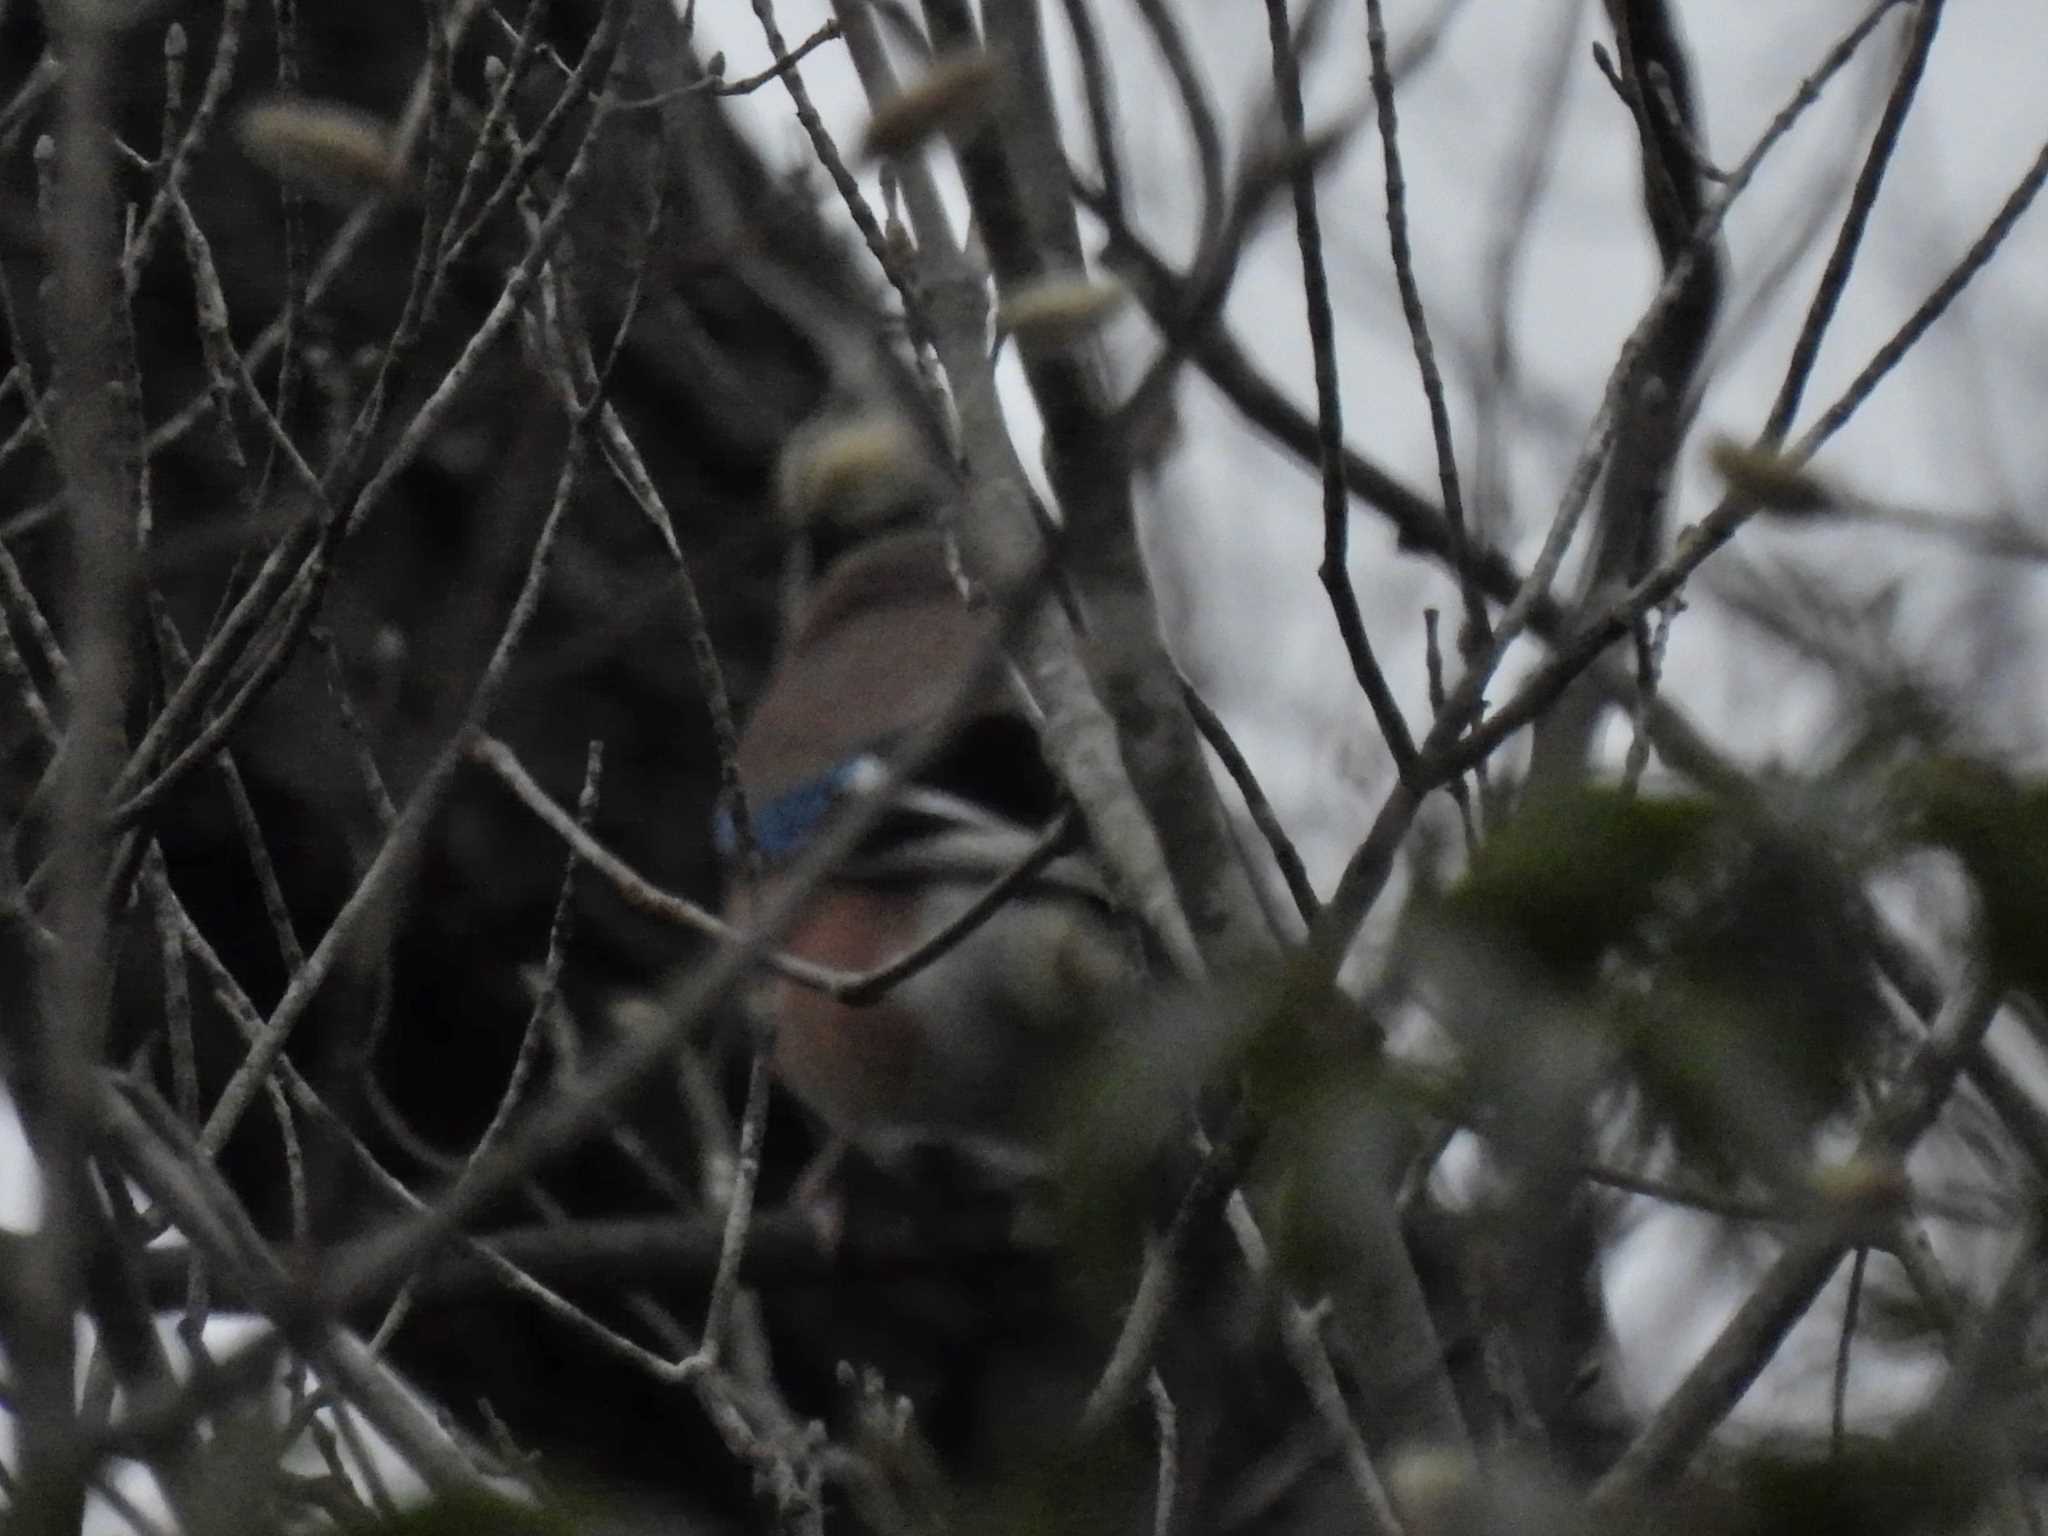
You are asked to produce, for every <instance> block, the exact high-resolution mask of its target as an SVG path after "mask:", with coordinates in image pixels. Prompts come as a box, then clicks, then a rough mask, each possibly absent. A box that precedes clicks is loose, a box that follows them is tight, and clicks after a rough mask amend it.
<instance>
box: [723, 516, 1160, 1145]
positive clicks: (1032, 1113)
mask: <svg viewBox="0 0 2048 1536" xmlns="http://www.w3.org/2000/svg"><path fill="white" fill-rule="evenodd" d="M828 531H829V530H828ZM811 535H812V551H811V552H812V558H813V567H814V571H815V579H814V581H813V583H812V586H811V589H810V591H809V593H808V594H807V596H806V597H805V598H804V599H803V600H802V601H801V603H800V604H799V605H798V608H797V613H796V616H795V622H794V624H793V626H792V629H791V634H790V637H789V639H788V640H787V642H786V644H785V649H784V654H783V656H782V658H781V660H780V661H779V663H778V664H777V665H776V667H775V668H774V669H773V671H772V673H771V675H770V677H769V678H768V680H767V682H766V684H765V686H764V688H763V690H762V692H761V694H760V695H759V697H758V698H757V700H756V701H755V703H754V707H753V709H752V712H751V715H750V717H749V719H748V722H747V725H746V728H745V730H744V731H743V733H742V736H741V740H740V744H739V754H738V768H739V775H740V780H741V784H742V787H743V789H744V791H745V793H746V797H747V802H748V807H749V813H750V819H751V828H752V832H753V837H754V843H755V848H756V851H757V853H758V861H757V862H756V863H755V864H754V869H755V871H756V872H757V878H756V879H753V880H750V879H749V877H748V873H747V871H737V872H736V873H737V879H736V882H735V886H736V888H735V889H734V891H733V893H732V897H731V900H730V902H729V907H730V910H731V912H732V915H733V916H734V917H735V918H737V919H739V920H742V921H744V920H745V918H746V916H747V914H748V912H749V911H750V910H751V909H752V908H753V907H754V906H755V905H756V904H757V903H759V902H761V901H762V900H764V899H765V898H767V897H768V896H770V895H771V894H772V893H773V891H774V889H775V886H776V883H777V882H778V881H779V880H781V879H783V878H786V872H787V870H788V867H789V865H790V864H791V863H792V862H793V861H794V859H795V858H796V857H797V856H798V855H800V854H801V853H802V851H803V850H804V849H805V847H806V846H807V845H808V844H809V842H810V840H811V839H812V838H813V837H814V836H815V835H816V834H817V833H818V831H819V830H820V829H821V828H822V827H823V826H824V825H825V824H826V822H827V821H828V820H829V818H830V817H831V815H832V814H833V811H834V809H835V807H837V806H839V805H841V804H843V803H844V802H845V801H846V800H848V799H849V798H850V797H854V796H859V795H861V794H863V793H864V792H866V790H867V788H868V787H869V786H870V785H872V784H873V782H874V780H875V778H876V777H877V776H878V774H879V764H880V759H881V756H882V755H883V754H886V753H887V752H888V751H889V750H890V749H891V748H892V747H893V746H894V745H895V744H896V743H898V742H900V741H901V740H902V739H903V738H905V737H906V736H908V735H909V734H911V733H912V732H914V731H916V730H917V729H918V728H919V727H920V726H922V725H924V724H926V723H928V722H929V721H931V720H932V719H934V718H935V716H936V715H937V714H938V712H939V711H940V710H941V709H942V708H943V707H944V703H945V701H946V700H947V699H949V698H950V697H951V696H952V695H953V694H954V693H955V692H956V690H957V687H958V685H959V684H960V683H961V682H962V680H963V678H964V675H965V673H966V671H967V669H969V668H971V667H973V666H975V665H976V663H977V662H978V660H979V659H980V658H981V656H982V654H983V653H982V648H983V647H984V646H985V645H986V644H987V643H988V640H989V631H990V627H991V625H992V623H993V622H994V621H993V618H992V616H991V615H989V614H988V613H987V612H986V611H977V610H976V609H974V608H972V607H970V606H969V604H968V603H967V601H966V600H965V599H964V597H963V595H962V592H961V588H960V585H959V582H958V579H957V578H956V576H955V575H954V572H953V568H952V564H951V561H950V558H949V550H948V548H947V545H946V542H945V540H944V538H943V537H942V536H941V535H940V534H939V533H938V532H936V531H935V530H933V529H931V528H930V527H929V525H928V524H920V523H915V522H913V523H911V524H910V525H909V526H903V525H902V524H901V523H900V522H899V523H898V524H896V525H894V526H885V527H884V528H883V530H882V531H879V532H876V531H874V530H873V528H872V526H870V527H868V528H864V529H862V530H861V533H860V536H859V537H858V538H857V539H856V540H855V541H854V542H852V543H851V544H850V545H849V546H847V547H845V548H844V549H843V550H840V551H834V550H832V549H830V548H829V547H827V546H826V545H825V544H824V542H823V541H822V539H821V538H820V530H819V529H817V528H813V529H812V530H811ZM1059 804H1060V791H1059V787H1058V785H1057V783H1056V781H1055V780H1054V778H1053V776H1052V774H1051V771H1050V770H1049V768H1048V767H1047V765H1046V763H1045V761H1044V758H1043V757H1042V755H1041V753H1040V749H1039V744H1038V740H1037V737H1036V734H1035V732H1034V730H1033V728H1032V726H1031V723H1030V720H1029V718H1028V717H1027V715H1026V714H1025V713H1024V711H1023V708H1022V707H1021V704H1020V701H1019V700H1018V699H1017V697H1016V696H1015V695H1014V694H1013V693H1012V691H1011V689H1010V687H1009V685H1008V683H1007V680H998V681H997V682H995V683H991V684H990V685H988V686H986V687H985V688H984V689H983V691H982V692H981V693H980V694H978V695H976V696H975V697H974V698H973V699H972V700H971V701H970V703H969V705H968V707H967V708H966V709H965V711H964V712H963V713H962V714H961V716H960V717H959V719H958V723H957V725H956V728H955V729H954V730H953V732H952V733H951V735H950V737H949V740H948V743H947V745H946V747H945V748H944V749H943V750H941V751H940V752H939V753H938V754H937V755H936V757H934V758H933V759H932V760H931V761H930V762H928V763H926V764H924V765H923V766H922V767H921V769H920V770H919V772H918V774H917V777H916V779H915V781H914V782H910V783H906V784H904V785H902V786H901V787H900V788H899V789H897V790H896V791H895V793H894V796H893V798H892V801H891V803H890V806H889V808H888V810H887V811H886V812H885V814H884V815H883V816H882V817H881V819H880V820H879V821H878V822H877V823H876V824H875V827H874V828H873V830H872V831H871V832H870V833H869V834H868V835H867V836H866V838H865V839H864V840H863V841H862V843H861V844H860V845H859V846H858V848H857V849H856V850H855V852H854V854H853V856H852V857H851V858H850V859H849V860H848V861H846V862H845V863H844V864H843V865H842V866H841V867H839V868H837V869H835V870H834V871H833V872H832V874H831V875H830V877H829V878H828V879H827V880H826V881H825V882H824V883H823V884H822V885H821V886H820V887H819V888H818V889H817V891H816V892H815V893H814V895H813V897H812V898H811V900H810V901H809V902H808V904H807V905H806V906H805V907H804V909H803V911H802V913H801V915H800V916H799V918H798V919H797V921H796V923H795V925H794V926H793V928H792V929H791V930H790V932H789V933H788V935H787V937H786V939H785V941H784V947H785V949H786V950H787V951H788V952H790V953H792V954H794V955H797V956H800V957H802V958H804V959H808V960H811V961H814V962H816V963H819V964H822V965H827V966H831V967H834V968H836V969H840V970H844V971H851V972H866V971H869V970H872V969H874V968H876V967H878V966H880V965H883V964H885V963H887V962H889V961H891V960H893V959H895V958H897V957H898V956H900V955H902V954H903V953H905V952H906V951H907V950H909V949H911V948H912V947H913V946H915V945H916V944H917V943H918V942H919V941H920V940H922V939H924V938H926V937H928V936H929V935H930V934H931V933H932V932H933V931H934V930H936V929H938V928H939V927H941V926H943V925H944V924H945V923H946V922H947V921H948V920H949V919H951V918H953V917H955V916H956V915H958V914H959V913H960V912H961V910H962V909H963V908H964V907H966V906H967V905H968V904H969V903H970V902H972V901H973V900H974V899H975V898H976V896H977V895H979V894H980V893H981V892H982V891H984V890H985V889H986V887H987V886H988V885H989V884H990V883H991V882H992V881H994V880H995V879H997V878H999V877H1000V876H1002V875H1003V874H1005V873H1006V872H1008V871H1009V870H1011V869H1012V868H1014V867H1015V865H1016V864H1017V863H1018V862H1019V860H1020V859H1021V858H1023V856H1024V855H1025V854H1026V853H1027V852H1028V851H1029V850H1030V849H1031V848H1032V846H1033V844H1034V843H1035V842H1036V841H1037V840H1038V837H1039V834H1040V831H1041V829H1042V828H1043V827H1044V825H1045V824H1046V822H1047V821H1048V820H1049V819H1050V818H1051V817H1052V816H1053V815H1054V814H1055V813H1056V812H1057V810H1058V808H1059ZM719 831H720V842H721V845H722V847H723V848H724V850H725V851H726V852H727V853H728V855H731V854H732V853H734V852H735V851H736V846H735V845H736V843H737V838H736V836H735V828H734V827H733V826H732V824H731V822H730V820H729V818H722V819H721V825H720V829H719ZM1129 965H1130V961H1129V958H1128V955H1127V952H1126V949H1125V945H1124V943H1123V940H1122V935H1121V933H1120V931H1119V930H1118V928H1117V927H1116V925H1115V923H1114V921H1113V918H1112V915H1111V912H1110V909H1109V905H1108V902H1107V900H1106V896H1105V892H1104V890H1103V887H1102V884H1101V881H1100V878H1099V877H1098V876H1097V874H1096V873H1095V871H1094V869H1093V868H1092V867H1091V866H1090V864H1089V863H1088V861H1087V860H1086V859H1085V858H1083V857H1081V856H1078V855H1065V856H1062V857H1060V858H1057V859H1055V860H1053V861H1052V862H1051V863H1050V864H1049V865H1047V866H1046V867H1045V868H1044V869H1043V870H1042V871H1041V872H1040V873H1039V874H1038V875H1037V876H1035V877H1034V878H1033V879H1032V880H1031V881H1030V882H1028V883H1027V884H1025V885H1024V886H1023V887H1022V888H1021V889H1020V890H1018V891H1017V892H1016V893H1014V895H1013V897H1012V899H1011V900H1010V901H1008V902H1007V903H1006V904H1005V905H1004V906H1002V907H1001V908H1000V909H999V910H998V911H997V912H996V914H995V915H994V916H993V917H992V918H990V919H989V920H988V921H987V922H985V923H984V924H983V925H982V926H980V927H979V928H977V929H976V930H974V932H973V933H971V934H970V935H969V936H968V937H967V938H966V939H964V940H963V941H961V942H960V943H959V944H958V945H957V946H956V947H954V948H952V949H950V950H948V951H946V952H945V953H944V954H943V955H941V956H940V957H939V958H938V959H936V960H935V961H933V962H932V963H930V964H929V965H927V966H925V967H923V968H921V969H919V970H917V971H916V972H915V973H914V974H912V975H910V976H908V977H907V978H905V979H904V980H902V981H900V982H899V983H898V984H897V985H896V986H894V987H893V988H892V989H890V990H889V991H888V992H887V993H886V994H885V995H883V996H882V997H881V998H879V999H878V1000H876V1001H874V1002H872V1003H870V1004H867V1005H865V1006H852V1005H849V1004H847V1003H844V1002H841V1001H839V1000H837V999H835V998H834V997H832V996H830V995H829V994H827V993H825V992H822V991H819V990H816V989H814V988H809V987H806V986H804V985H802V984H800V983H798V982H795V981H792V980H789V979H786V978H783V977H768V978H766V979H765V980H764V982H763V983H762V985H761V988H760V990H759V991H758V992H757V993H756V1004H757V1007H758V1009H759V1011H760V1013H761V1015H762V1016H763V1020H764V1022H765V1023H766V1025H767V1026H768V1027H769V1028H770V1029H771V1030H772V1033H773V1041H774V1046H773V1062H774V1067H775V1071H776V1074H777V1076H778V1078H779V1079H780V1081H781V1082H782V1083H783V1084H784V1085H785V1086H786V1087H787V1088H788V1089H789V1090H790V1091H791V1092H792V1093H793V1094H794V1095H795V1096H796V1097H797V1098H798V1099H799V1100H801V1101H802V1102H803V1103H804V1104H805V1105H806V1106H808V1107H809V1109H810V1110H811V1111H812V1112H813V1113H814V1114H815V1115H816V1116H817V1117H818V1118H819V1119H820V1120H822V1121H823V1122H824V1125H825V1126H826V1128H827V1129H828V1130H829V1131H830V1132H831V1133H832V1137H833V1146H832V1148H830V1149H828V1153H827V1157H828V1166H829V1159H830V1157H831V1156H832V1154H833V1153H834V1152H836V1151H838V1150H841V1149H843V1148H844V1146H846V1145H847V1144H851V1145H853V1146H856V1147H858V1148H860V1149H861V1150H862V1151H864V1152H866V1153H868V1154H869V1155H870V1156H871V1157H872V1158H873V1159H874V1160H875V1161H877V1162H878V1163H880V1164H882V1165H884V1166H899V1165H900V1164H901V1163H902V1162H903V1161H904V1160H905V1159H906V1157H908V1156H909V1155H910V1154H912V1153H913V1152H915V1151H916V1150H918V1149H920V1148H925V1147H931V1146H940V1147H944V1148H947V1149H949V1150H951V1151H953V1152H954V1153H957V1154H964V1155H965V1157H966V1159H967V1161H968V1164H969V1166H971V1167H977V1168H979V1169H981V1170H983V1171H984V1172H988V1173H994V1174H996V1175H998V1176H1001V1177H1003V1178H1015V1177H1018V1176H1023V1175H1028V1174H1030V1173H1033V1172H1036V1171H1039V1170H1040V1169H1041V1168H1042V1167H1043V1164H1044V1160H1045V1152H1046V1143H1047V1139H1048V1132H1049V1131H1050V1130H1051V1129H1052V1119H1051V1110H1052V1108H1053V1106H1054V1104H1055V1102H1056V1100H1057V1098H1058V1095H1059V1094H1060V1092H1061V1091H1062V1088H1063V1086H1064V1085H1065V1084H1066V1083H1067V1081H1068V1074H1069V1073H1070V1071H1071V1069H1072V1068H1073V1066H1074V1065H1075V1063H1076V1062H1077V1060H1078V1059H1079V1058H1080V1056H1081V1055H1082V1054H1083V1053H1084V1052H1085V1051H1086V1050H1087V1049H1088V1047H1089V1046H1090V1045H1091V1044H1092V1043H1093V1042H1094V1041H1095V1039H1096V1038H1097V1037H1098V1036H1099V1033H1100V1024H1101V1021H1102V1019H1103V1017H1104V1015H1105V1013H1106V1011H1107V1010H1106V1007H1105V1002H1106V997H1107V995H1108V994H1109V993H1110V992H1112V991H1113V990H1114V989H1115V988H1117V987H1118V986H1119V985H1120V984H1121V982H1122V981H1123V979H1124V978H1125V977H1126V976H1127V975H1128V974H1129Z"/></svg>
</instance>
